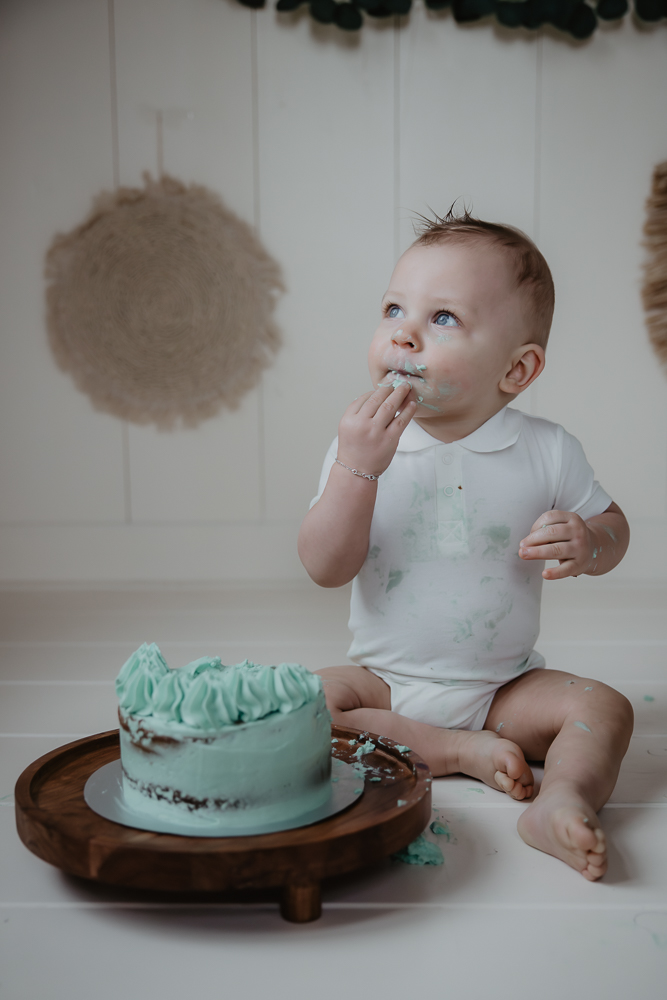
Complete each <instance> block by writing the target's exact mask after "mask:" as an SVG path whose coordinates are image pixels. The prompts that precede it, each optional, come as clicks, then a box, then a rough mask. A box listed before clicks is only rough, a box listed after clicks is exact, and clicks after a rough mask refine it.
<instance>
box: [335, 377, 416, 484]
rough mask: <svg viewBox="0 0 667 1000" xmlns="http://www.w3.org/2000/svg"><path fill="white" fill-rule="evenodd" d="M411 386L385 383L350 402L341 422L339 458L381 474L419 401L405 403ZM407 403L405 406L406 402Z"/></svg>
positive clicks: (367, 470) (351, 465)
mask: <svg viewBox="0 0 667 1000" xmlns="http://www.w3.org/2000/svg"><path fill="white" fill-rule="evenodd" d="M409 392H410V385H409V384H408V383H407V382H404V383H402V384H401V385H399V386H397V387H396V388H395V389H392V387H391V386H390V385H388V386H381V387H380V388H379V389H376V390H375V392H367V393H366V394H365V395H363V396H359V398H358V399H355V400H354V402H353V403H350V405H349V406H348V408H347V410H346V411H345V413H344V414H343V417H342V419H341V422H340V424H339V425H338V458H339V459H340V461H341V462H343V463H344V464H345V465H348V466H350V468H352V469H358V470H359V471H360V472H366V473H370V474H371V475H373V476H379V475H380V473H382V472H384V470H385V469H386V468H387V467H388V466H389V463H390V462H391V460H392V458H393V457H394V453H395V451H396V447H397V445H398V441H399V438H400V436H401V434H402V433H403V431H404V430H405V428H406V427H407V425H408V424H409V423H410V421H411V420H412V417H413V416H414V412H415V410H416V408H417V404H416V403H415V402H413V401H410V402H409V403H405V398H406V396H407V395H408V394H409ZM404 404H405V405H404Z"/></svg>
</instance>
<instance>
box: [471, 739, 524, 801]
mask: <svg viewBox="0 0 667 1000" xmlns="http://www.w3.org/2000/svg"><path fill="white" fill-rule="evenodd" d="M460 735H461V737H464V738H462V740H461V745H460V748H459V767H460V770H461V771H462V772H463V773H464V774H469V775H470V776H471V777H472V778H479V779H480V781H484V782H485V783H486V784H487V785H490V786H491V788H499V789H500V790H501V791H502V792H507V794H508V795H511V796H512V798H513V799H527V798H530V796H531V795H532V794H533V774H532V771H531V770H530V768H529V767H528V765H527V764H526V760H525V757H524V756H523V751H522V750H521V748H520V747H518V746H517V745H516V743H512V742H511V740H503V739H501V738H500V736H497V735H496V734H495V733H491V732H488V731H487V730H485V729H483V730H481V732H471V733H465V734H464V733H461V734H460Z"/></svg>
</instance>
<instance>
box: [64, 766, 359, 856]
mask: <svg viewBox="0 0 667 1000" xmlns="http://www.w3.org/2000/svg"><path fill="white" fill-rule="evenodd" d="M331 779H332V780H331V794H330V796H329V799H328V801H327V802H325V803H324V804H323V805H321V806H319V808H317V809H312V810H310V812H307V813H302V814H301V815H300V816H293V817H292V818H291V819H288V820H283V822H279V823H262V824H257V825H255V826H244V827H239V826H233V827H232V826H230V825H229V823H227V824H225V821H224V819H220V820H214V821H212V822H210V823H207V824H206V826H205V827H203V826H201V824H200V825H198V826H194V825H192V824H188V823H187V821H181V820H175V821H171V820H164V819H154V818H153V817H150V816H145V815H144V814H143V813H140V812H137V811H136V810H134V809H130V808H129V807H128V806H127V805H126V803H125V797H124V795H123V772H122V769H121V763H120V760H113V761H111V763H110V764H104V765H103V766H102V767H100V768H98V770H97V771H94V772H93V774H91V776H90V777H89V778H88V781H87V782H86V785H85V788H84V790H83V797H84V799H85V801H86V804H87V805H88V806H89V807H90V808H91V809H92V810H93V812H96V813H97V814H98V816H103V817H104V819H110V820H112V822H114V823H120V824H121V826H130V827H133V828H134V829H137V830H150V831H151V832H152V833H173V834H177V835H178V836H181V837H251V836H257V835H259V834H262V833H279V832H280V831H281V830H296V829H298V828H299V827H302V826H311V824H313V823H320V822H321V821H322V820H323V819H329V817H330V816H335V815H336V813H339V812H342V811H343V809H347V808H348V806H351V805H352V804H353V803H354V802H357V801H358V800H359V799H360V798H361V796H362V795H363V785H364V779H363V775H360V774H359V772H358V770H356V769H355V768H354V767H353V766H352V765H351V764H346V763H345V762H344V761H342V760H338V759H337V758H336V757H334V758H333V759H332V761H331Z"/></svg>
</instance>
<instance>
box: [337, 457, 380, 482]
mask: <svg viewBox="0 0 667 1000" xmlns="http://www.w3.org/2000/svg"><path fill="white" fill-rule="evenodd" d="M334 461H335V462H338V464H339V465H342V466H343V468H344V469H347V471H348V472H351V473H352V475H353V476H361V478H362V479H370V480H371V481H372V482H375V480H376V479H379V478H380V476H371V474H370V473H368V472H359V469H351V468H350V466H349V465H345V463H344V462H341V460H340V459H339V458H336V459H334Z"/></svg>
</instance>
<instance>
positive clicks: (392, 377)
mask: <svg viewBox="0 0 667 1000" xmlns="http://www.w3.org/2000/svg"><path fill="white" fill-rule="evenodd" d="M382 381H383V383H384V385H389V384H390V381H391V384H392V385H393V386H394V388H395V387H396V385H400V383H401V382H413V383H420V382H421V383H423V382H425V379H424V378H422V376H421V375H420V374H419V373H418V372H408V371H406V370H405V368H390V369H389V370H388V371H387V374H386V375H384V376H383V378H382Z"/></svg>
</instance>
